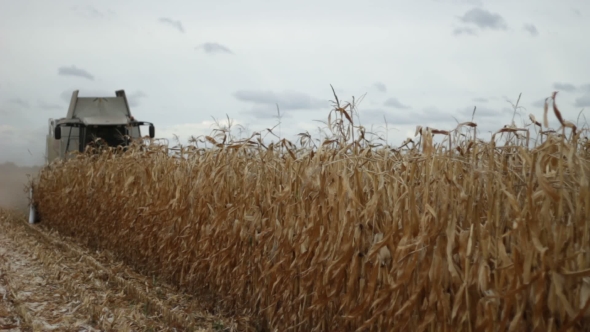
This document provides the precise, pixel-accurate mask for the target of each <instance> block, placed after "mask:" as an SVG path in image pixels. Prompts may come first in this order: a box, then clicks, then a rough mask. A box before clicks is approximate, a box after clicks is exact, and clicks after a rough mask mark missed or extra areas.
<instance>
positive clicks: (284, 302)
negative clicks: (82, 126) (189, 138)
mask: <svg viewBox="0 0 590 332" xmlns="http://www.w3.org/2000/svg"><path fill="white" fill-rule="evenodd" d="M552 98H553V100H554V99H555V95H553V96H552ZM549 99H551V98H549ZM354 108H355V106H354V103H353V104H350V103H348V104H347V105H346V106H341V103H340V101H338V99H337V97H336V102H335V107H334V110H333V112H331V113H330V117H329V119H328V122H327V124H328V129H329V130H331V131H332V133H333V134H334V136H333V137H332V138H330V139H326V140H325V141H324V142H323V144H322V145H320V146H318V147H313V142H312V141H311V140H309V138H310V136H309V134H301V137H302V142H301V144H300V146H299V147H295V146H294V145H293V144H291V143H290V142H288V141H286V140H280V141H279V142H278V143H275V144H271V145H264V144H263V142H262V141H261V140H260V134H259V133H257V134H255V135H254V136H252V137H251V138H249V139H246V140H237V139H232V137H229V134H228V133H227V132H223V131H222V132H221V134H220V135H218V136H217V137H206V140H207V141H208V142H210V143H213V144H214V146H213V147H209V148H202V147H199V145H198V143H199V141H198V140H196V141H195V143H196V144H195V146H190V147H180V151H179V152H178V153H176V154H175V155H173V156H170V155H169V151H168V150H167V147H164V146H161V145H157V144H155V143H153V142H152V143H151V144H147V145H143V146H141V147H135V148H132V149H130V150H129V151H127V152H125V153H122V154H113V153H107V152H103V153H100V154H94V155H92V154H80V155H78V156H77V158H75V159H72V160H70V161H68V162H66V163H62V162H57V163H55V164H53V165H51V166H49V167H48V168H47V169H45V170H43V171H42V172H41V174H40V179H39V182H38V183H36V184H34V186H35V187H34V189H35V199H36V200H37V201H38V210H39V212H40V214H41V217H42V218H43V219H42V220H43V222H44V223H46V224H49V225H50V226H51V227H53V228H55V229H57V230H59V231H60V232H63V233H66V234H68V235H75V236H76V237H81V238H83V239H85V240H86V241H87V243H88V245H90V246H92V247H100V248H108V249H109V250H111V251H113V252H115V253H117V254H119V255H120V257H121V258H122V259H124V260H125V261H127V262H129V263H130V264H132V265H133V266H135V267H137V268H138V269H140V270H141V271H143V272H144V273H147V274H156V275H158V276H160V277H162V278H165V279H166V280H168V281H170V282H173V283H175V284H177V285H179V286H181V287H182V288H184V289H186V290H188V291H191V292H201V291H209V292H213V293H215V294H217V296H219V298H220V300H221V301H222V302H223V307H224V308H226V309H228V310H236V311H240V312H245V311H248V310H249V311H250V312H251V313H252V314H253V315H255V316H257V317H260V318H261V321H262V322H264V324H265V326H267V328H270V329H272V330H274V329H277V330H280V331H355V330H359V331H368V330H371V331H403V330H411V331H500V330H529V331H572V330H581V329H583V328H584V326H589V325H588V324H590V309H588V307H590V256H589V255H590V254H589V252H590V235H589V228H588V221H589V220H590V191H589V181H588V180H589V179H588V175H589V174H590V173H588V166H589V163H588V160H587V158H588V155H589V153H588V150H587V144H586V142H587V140H586V139H585V138H584V136H583V132H584V131H583V130H579V129H578V128H577V127H576V126H575V125H573V124H572V123H571V122H567V121H565V120H563V118H562V115H561V113H560V112H559V110H558V108H557V106H556V105H555V103H554V102H553V111H554V113H555V115H556V116H557V118H558V119H559V121H560V122H561V124H562V128H561V129H560V130H561V132H559V130H558V131H557V132H555V131H553V132H552V131H547V130H545V131H543V127H547V124H546V122H547V111H548V109H547V105H546V108H545V114H544V120H545V121H544V122H545V124H544V125H542V124H541V123H540V122H538V121H536V120H535V118H534V116H533V115H531V121H532V125H533V127H532V129H530V128H516V127H515V126H514V125H509V126H506V127H504V128H503V129H501V130H499V131H498V132H497V133H496V134H494V135H493V137H492V141H490V142H484V141H482V140H480V139H478V138H476V136H475V129H476V127H477V124H476V123H474V122H465V123H462V124H460V125H459V126H458V127H457V128H455V129H454V130H450V131H445V130H436V129H432V128H422V127H418V128H417V136H419V139H420V141H419V142H417V143H416V142H414V141H413V140H408V141H406V142H405V144H404V145H403V146H402V148H400V149H392V148H389V147H378V146H377V144H374V143H372V142H370V141H369V140H368V139H367V138H366V135H367V134H366V131H365V130H364V128H362V127H360V126H357V125H355V124H353V120H352V114H353V110H354ZM566 129H567V130H568V131H566ZM531 130H532V131H535V132H537V133H538V135H539V136H540V137H541V138H542V143H539V144H535V146H534V147H531V144H530V142H531V141H530V131H531ZM257 135H258V136H257ZM434 135H442V137H443V138H444V140H443V143H441V144H434V139H433V136H434ZM355 136H356V137H355ZM220 137H221V139H220ZM498 137H503V139H504V140H505V141H504V144H503V145H499V144H498V143H497V140H498ZM216 138H217V139H216Z"/></svg>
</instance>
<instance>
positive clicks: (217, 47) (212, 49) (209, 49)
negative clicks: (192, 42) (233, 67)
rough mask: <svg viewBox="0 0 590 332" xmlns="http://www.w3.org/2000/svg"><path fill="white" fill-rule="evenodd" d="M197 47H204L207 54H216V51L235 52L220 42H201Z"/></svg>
mask: <svg viewBox="0 0 590 332" xmlns="http://www.w3.org/2000/svg"><path fill="white" fill-rule="evenodd" d="M195 49H197V50H198V49H203V51H204V52H205V53H207V54H216V53H228V54H234V53H233V52H232V51H231V50H230V49H229V48H228V47H226V46H223V45H221V44H218V43H204V44H201V45H199V46H197V47H195Z"/></svg>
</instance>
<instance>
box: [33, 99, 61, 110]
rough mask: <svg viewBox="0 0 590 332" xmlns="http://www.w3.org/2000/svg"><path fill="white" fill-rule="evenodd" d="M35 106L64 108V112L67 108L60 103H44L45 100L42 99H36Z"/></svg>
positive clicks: (47, 108)
mask: <svg viewBox="0 0 590 332" xmlns="http://www.w3.org/2000/svg"><path fill="white" fill-rule="evenodd" d="M37 107H38V108H40V109H44V110H64V112H65V110H66V109H67V108H65V107H64V106H62V105H59V104H50V103H46V102H44V101H42V100H38V101H37Z"/></svg>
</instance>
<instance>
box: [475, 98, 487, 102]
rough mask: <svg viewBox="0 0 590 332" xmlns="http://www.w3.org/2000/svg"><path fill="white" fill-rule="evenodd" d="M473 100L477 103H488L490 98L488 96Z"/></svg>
mask: <svg viewBox="0 0 590 332" xmlns="http://www.w3.org/2000/svg"><path fill="white" fill-rule="evenodd" d="M473 101H474V102H476V103H487V102H488V100H487V99H486V98H481V97H480V98H473Z"/></svg>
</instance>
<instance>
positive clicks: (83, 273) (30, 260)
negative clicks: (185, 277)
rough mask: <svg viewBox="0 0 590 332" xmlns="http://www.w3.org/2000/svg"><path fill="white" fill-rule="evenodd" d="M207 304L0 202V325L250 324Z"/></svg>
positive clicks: (227, 327)
mask: <svg viewBox="0 0 590 332" xmlns="http://www.w3.org/2000/svg"><path fill="white" fill-rule="evenodd" d="M202 303H204V302H202V301H199V299H196V298H192V297H190V296H188V295H186V294H183V293H180V292H177V291H176V290H175V289H173V288H172V287H169V286H167V285H165V284H163V283H160V282H158V281H157V280H154V279H153V278H148V277H145V276H142V275H139V274H137V273H135V272H134V271H133V270H132V269H130V268H128V267H126V266H125V265H123V264H121V263H118V262H117V261H116V260H114V259H113V258H112V257H111V256H109V255H108V254H107V253H98V252H89V251H87V250H85V249H84V248H82V247H79V246H78V245H76V244H75V243H74V242H73V241H69V240H68V239H65V238H62V237H60V236H59V235H57V234H55V233H49V232H48V231H46V230H43V228H42V227H39V226H37V225H29V224H28V223H27V222H26V219H25V214H17V213H14V212H13V211H8V210H5V209H2V208H0V331H240V330H244V329H245V327H244V326H246V325H247V320H248V319H247V318H244V317H240V318H238V317H232V318H227V317H226V318H224V317H222V316H220V315H215V314H213V313H212V312H211V311H210V307H208V308H209V309H205V307H204V305H203V304H202ZM209 303H210V302H209ZM209 305H210V304H209Z"/></svg>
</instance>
